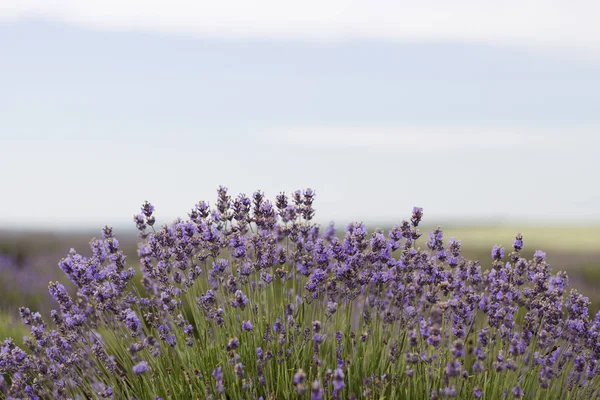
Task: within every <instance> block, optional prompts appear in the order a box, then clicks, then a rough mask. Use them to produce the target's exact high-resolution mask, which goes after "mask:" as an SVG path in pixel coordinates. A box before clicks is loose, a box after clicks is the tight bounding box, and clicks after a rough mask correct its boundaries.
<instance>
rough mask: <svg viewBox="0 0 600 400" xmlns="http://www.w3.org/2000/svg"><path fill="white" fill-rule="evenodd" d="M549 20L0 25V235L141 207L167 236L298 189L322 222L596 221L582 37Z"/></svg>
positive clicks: (120, 218) (599, 210)
mask: <svg viewBox="0 0 600 400" xmlns="http://www.w3.org/2000/svg"><path fill="white" fill-rule="evenodd" d="M129 3H135V2H129ZM13 11H14V10H13ZM6 15H8V16H6ZM65 15H66V14H65ZM77 15H79V14H77ZM94 15H95V14H94ZM549 15H550V14H549ZM175 16H177V15H175ZM175 16H167V17H166V20H168V21H171V20H173V19H174V18H175ZM128 18H129V20H128ZM307 18H308V17H307ZM542 19H543V18H542ZM546 20H547V21H546ZM546 20H543V21H541V22H540V24H542V25H543V26H542V28H543V29H542V28H540V30H542V32H541V33H539V32H537V33H535V35H534V34H532V33H531V32H532V31H534V30H527V29H523V30H522V31H521V37H522V40H521V41H519V40H517V39H518V38H519V37H518V35H517V36H515V35H514V34H513V35H512V36H507V37H502V34H501V30H499V29H498V30H497V32H495V31H487V30H485V29H483V28H482V31H481V32H479V34H478V35H479V36H477V34H476V35H474V36H472V37H463V36H464V35H463V36H461V35H460V34H459V33H460V32H459V33H452V32H453V31H452V29H450V28H452V26H449V27H447V29H446V30H445V31H444V30H442V32H441V33H439V32H438V30H439V29H438V30H436V29H434V30H433V31H434V32H433V33H431V34H427V35H425V34H422V35H421V36H419V35H417V34H411V35H408V36H406V35H405V36H402V35H399V34H398V35H397V34H396V33H394V34H393V35H391V34H390V35H383V34H375V33H377V32H375V33H373V32H370V31H367V33H364V32H363V31H359V32H358V33H356V32H352V34H344V31H341V32H342V33H339V32H334V33H333V34H330V33H328V32H329V30H331V29H329V30H327V31H326V32H325V33H321V32H320V31H318V32H317V33H318V35H316V37H313V36H312V35H311V34H306V35H304V36H303V35H302V34H301V33H302V32H305V31H306V30H307V29H308V28H307V26H306V24H305V25H302V24H300V23H299V24H298V26H297V27H296V28H295V30H294V31H293V32H292V33H293V34H290V33H289V32H288V31H277V30H273V29H274V28H272V24H271V25H269V21H268V20H266V21H262V22H261V21H258V22H256V21H253V23H252V24H251V25H252V26H255V25H257V24H258V25H260V23H262V24H263V25H264V26H263V28H264V29H263V30H259V33H260V34H256V32H254V31H251V30H248V29H247V25H244V24H242V23H240V24H238V25H239V26H238V27H239V29H237V30H235V29H232V28H230V30H229V31H228V30H227V29H225V31H223V30H221V31H220V30H219V29H217V28H214V26H212V25H210V24H208V23H206V21H204V20H201V19H199V20H198V21H196V22H197V24H196V25H194V24H191V23H190V24H189V26H191V27H197V26H200V27H202V26H205V27H206V29H205V30H203V29H191V28H190V29H169V26H170V25H169V24H166V28H165V27H163V26H158V25H156V24H154V25H153V23H154V22H153V21H154V20H152V19H149V20H142V22H143V23H142V22H139V21H138V22H139V23H134V22H135V21H137V20H134V19H132V17H130V16H128V15H127V14H124V16H123V18H122V19H120V20H119V21H120V22H119V23H112V22H111V21H110V20H108V22H107V23H105V24H99V23H98V21H97V20H94V21H91V22H90V19H89V18H80V19H77V18H75V17H73V16H72V15H71V14H69V18H66V17H64V15H63V17H61V18H59V17H56V15H55V14H53V13H51V12H48V11H45V12H39V13H31V12H30V13H29V14H28V13H25V14H23V15H21V14H20V13H19V12H13V13H12V14H11V13H5V18H4V19H3V18H2V13H1V12H0V140H1V142H0V167H1V169H2V188H3V190H2V196H0V227H30V228H31V227H42V228H45V229H49V228H50V229H52V228H57V229H67V228H70V227H88V226H91V227H99V226H101V225H103V224H112V225H115V226H123V225H125V226H127V225H128V224H129V221H130V216H131V214H132V213H133V212H135V211H136V210H137V209H138V207H139V204H141V203H142V202H143V201H144V200H146V199H148V200H150V201H152V202H154V203H155V204H156V208H157V213H158V217H159V220H160V221H161V222H169V221H170V219H172V218H174V217H176V216H178V215H184V214H185V213H186V212H187V211H188V210H189V208H191V207H192V206H193V204H194V203H195V202H197V201H198V200H201V199H205V200H211V201H212V200H213V199H214V197H215V189H216V187H217V186H218V185H219V184H223V185H226V186H228V187H229V188H230V189H231V191H232V192H233V194H236V193H238V192H245V193H250V192H252V191H253V190H254V189H257V188H261V189H263V190H265V191H266V192H267V194H268V195H270V196H274V195H275V194H276V193H278V192H279V191H280V190H285V191H291V190H293V189H296V188H303V187H306V186H311V187H313V188H314V189H316V191H317V201H316V208H317V217H318V218H319V219H320V220H321V221H328V220H330V219H334V220H338V221H348V220H351V219H361V220H365V221H371V222H378V223H384V222H389V223H394V222H397V221H399V220H401V219H402V218H405V217H407V216H408V215H409V213H410V210H411V208H412V206H413V205H420V206H422V207H424V208H425V215H426V220H427V221H428V222H430V223H436V222H438V221H441V222H443V221H447V220H459V219H463V218H466V219H468V220H473V219H479V218H492V219H495V220H505V221H514V222H517V223H519V222H522V223H529V222H532V221H533V222H536V221H551V222H570V221H575V222H589V221H596V222H600V186H599V185H598V184H597V181H598V175H599V173H600V161H599V159H600V157H599V156H600V150H599V148H600V79H599V78H598V77H600V58H597V57H596V54H599V53H597V52H596V50H597V48H596V46H597V41H594V40H591V39H590V38H589V35H590V34H592V35H593V34H595V32H589V31H582V32H583V33H580V34H579V35H583V34H584V33H585V34H587V35H588V36H586V38H587V40H581V41H577V40H576V39H577V38H578V37H579V36H577V35H578V34H577V32H575V33H573V34H572V39H571V41H570V42H569V41H568V40H563V39H560V40H559V39H557V37H558V36H557V35H555V34H554V33H552V32H553V30H552V29H546V28H545V25H544V23H546V24H549V23H551V22H552V20H551V19H550V17H548V18H547V19H546ZM123 21H125V22H123ZM127 21H130V22H131V26H130V27H128V25H127ZM203 21H204V22H203ZM544 21H546V22H544ZM548 21H550V22H548ZM105 22H106V21H105ZM109 22H110V23H109ZM234 22H235V21H234ZM317 22H318V21H317ZM342 22H343V21H342ZM203 23H204V24H205V25H202V24H203ZM315 23H316V22H315ZM357 24H358V22H357ZM221 25H223V24H221ZM221 25H219V26H221ZM332 25H335V24H332ZM342 25H343V24H342ZM342 25H340V26H342ZM228 26H229V25H227V26H226V27H228ZM232 26H236V25H235V24H234V25H232ZM365 26H367V25H365ZM275 27H278V25H275ZM184 28H185V24H184ZM267 28H268V29H267ZM211 29H212V30H211ZM223 29H224V28H223ZM303 29H304V31H303ZM544 29H546V31H547V32H548V34H547V35H546V36H544V34H543V33H544V32H543V30H544ZM206 30H207V31H206ZM425 31H426V30H425ZM223 32H225V33H223ZM411 32H412V31H411ZM414 32H417V33H418V32H420V31H418V30H415V31H414ZM414 32H413V33H414ZM409 33H410V32H409ZM436 35H437V36H436ZM566 36H567V39H568V38H569V37H570V36H569V35H566ZM332 38H333V39H334V40H332ZM488 38H489V39H490V40H486V39H488ZM544 38H546V39H547V40H545V41H544V40H543V39H544ZM492 39H493V40H492ZM592 39H593V38H592ZM576 42H577V43H576Z"/></svg>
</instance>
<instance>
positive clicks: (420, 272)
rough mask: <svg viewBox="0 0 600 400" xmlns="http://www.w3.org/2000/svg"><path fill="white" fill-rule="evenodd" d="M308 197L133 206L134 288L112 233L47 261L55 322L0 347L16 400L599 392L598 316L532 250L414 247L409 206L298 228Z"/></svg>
mask: <svg viewBox="0 0 600 400" xmlns="http://www.w3.org/2000/svg"><path fill="white" fill-rule="evenodd" d="M313 201H314V192H313V191H312V190H310V189H306V190H305V191H303V192H302V191H296V192H294V193H293V194H292V196H291V198H288V197H287V196H286V195H285V194H283V193H282V194H280V195H278V196H277V197H276V198H275V201H274V202H273V203H272V202H270V201H269V200H267V199H266V198H265V196H264V194H263V193H262V192H260V191H258V192H255V193H254V194H253V196H252V198H248V197H246V196H245V195H242V194H240V195H239V196H237V197H236V198H235V199H232V198H231V197H230V196H229V195H228V193H227V189H226V188H223V187H220V188H219V190H218V199H217V202H216V204H215V206H214V207H210V206H209V204H207V203H205V202H199V203H198V204H197V205H196V206H195V207H194V208H193V209H192V211H191V212H190V214H189V218H186V219H178V220H176V221H175V222H174V223H173V224H171V225H168V226H167V225H165V226H163V227H161V228H160V229H156V230H155V228H154V225H155V218H154V207H153V206H152V205H151V204H150V203H148V202H146V203H144V205H143V206H142V208H141V213H140V214H139V215H135V216H134V221H135V223H136V225H137V227H138V229H139V232H140V242H139V249H138V256H139V263H140V269H141V273H142V278H141V284H137V285H136V284H134V282H133V279H134V278H135V276H136V271H135V270H134V269H133V268H131V267H129V268H128V267H127V266H126V258H125V256H124V255H123V252H122V251H121V249H120V247H119V242H118V240H117V239H116V238H115V237H114V235H113V231H112V229H111V228H110V227H105V228H104V229H103V231H102V234H103V238H102V239H100V240H96V239H94V240H92V242H91V243H90V247H91V250H92V255H91V256H90V257H84V256H81V255H80V254H78V253H77V252H76V251H75V250H71V252H70V253H69V254H68V255H67V257H66V258H64V259H63V260H61V262H60V263H59V266H60V268H61V269H62V270H63V271H64V272H65V273H66V274H67V276H68V277H69V278H70V280H71V282H72V283H73V284H74V285H75V287H76V288H77V294H76V296H75V297H73V296H71V295H70V294H69V293H68V291H67V290H66V289H65V287H64V286H63V285H62V284H60V283H58V282H52V283H50V286H49V291H50V294H51V296H52V297H53V298H54V299H55V300H56V301H57V302H58V304H59V308H58V309H57V310H53V311H52V312H51V320H52V322H51V324H48V323H46V322H44V320H43V318H42V316H41V315H40V314H39V313H35V312H32V311H30V310H29V309H28V308H21V309H20V313H21V317H22V320H23V323H24V324H26V325H28V326H30V327H31V337H30V338H27V339H26V340H25V345H24V346H23V349H22V348H21V347H19V346H17V344H15V343H14V342H13V341H12V340H11V339H6V340H5V341H4V344H3V345H2V347H1V350H0V374H2V375H0V377H3V378H0V393H3V394H4V395H9V396H12V397H14V398H32V399H36V398H90V397H91V398H94V397H100V398H119V399H121V398H139V399H152V398H174V399H180V398H181V399H191V398H199V399H201V398H209V399H225V398H227V399H238V398H240V399H242V398H243V399H258V398H263V399H296V398H304V399H308V398H310V399H313V400H318V399H325V398H327V399H342V398H344V399H346V398H368V399H376V398H377V399H379V398H391V399H403V398H404V399H409V398H410V399H437V398H446V397H459V398H464V399H469V398H485V399H497V398H502V397H514V398H520V397H525V398H543V399H547V398H567V399H568V398H572V399H578V398H584V396H585V397H590V396H592V397H598V389H599V378H598V374H599V373H600V365H599V364H598V360H599V358H600V344H599V343H598V336H599V335H600V313H599V314H597V315H596V316H595V317H594V318H593V319H591V318H590V316H589V313H588V307H589V301H588V299H587V298H586V297H584V296H582V295H580V294H579V293H578V292H577V291H574V290H572V291H570V292H566V287H567V284H568V278H567V275H566V274H565V273H562V272H559V273H558V274H556V275H554V276H553V275H551V273H550V269H549V266H548V264H547V262H546V255H545V253H543V252H541V251H536V252H535V254H534V256H533V258H532V259H531V260H526V259H525V258H523V257H522V255H521V251H522V249H523V237H522V236H521V235H520V234H518V235H517V236H516V238H515V240H514V243H513V246H512V250H511V252H510V253H509V254H505V249H504V248H503V247H500V246H494V247H493V249H492V252H491V259H492V268H491V269H490V270H489V271H485V272H482V270H481V267H480V265H479V264H478V263H477V262H473V261H469V260H467V259H465V258H464V257H463V256H462V255H461V243H460V241H459V240H455V239H453V238H451V239H450V240H449V241H448V242H445V241H444V237H443V236H444V235H443V232H442V229H441V228H439V227H438V228H436V229H435V230H433V231H432V232H431V233H430V234H429V238H428V240H427V241H426V243H425V244H424V248H421V247H420V246H419V244H418V243H419V241H418V239H419V238H420V236H421V233H420V232H419V229H418V227H419V224H420V222H421V219H422V216H423V210H422V209H420V208H418V207H415V208H414V209H413V212H412V216H411V218H410V220H409V221H403V222H402V223H401V224H400V225H398V226H396V227H394V228H393V229H391V230H390V231H389V232H388V233H387V235H386V234H384V233H383V232H381V231H376V232H374V233H373V234H371V235H368V234H367V231H366V229H365V227H364V225H363V224H362V223H352V224H350V225H348V226H347V228H346V233H345V236H344V237H343V238H341V239H340V238H338V236H337V235H336V230H335V227H334V226H333V224H332V225H329V226H328V227H326V228H325V229H321V228H320V227H319V226H317V225H316V224H314V223H312V222H311V221H312V218H313V216H314V209H313V206H312V204H313Z"/></svg>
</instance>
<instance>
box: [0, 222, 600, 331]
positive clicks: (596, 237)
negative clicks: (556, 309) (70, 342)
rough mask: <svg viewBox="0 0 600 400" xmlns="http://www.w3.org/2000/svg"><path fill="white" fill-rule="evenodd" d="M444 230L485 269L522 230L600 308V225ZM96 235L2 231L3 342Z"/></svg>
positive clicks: (127, 242)
mask: <svg viewBox="0 0 600 400" xmlns="http://www.w3.org/2000/svg"><path fill="white" fill-rule="evenodd" d="M373 228H375V227H374V226H373ZM432 228H434V227H432V226H424V227H422V228H421V231H422V232H423V237H422V238H421V239H419V242H418V243H419V246H420V247H421V248H425V241H426V240H427V232H429V231H430V230H432ZM443 228H444V238H445V241H447V240H448V239H449V238H451V237H454V238H457V239H460V240H461V243H462V248H463V255H464V256H465V257H467V258H469V259H473V260H480V263H481V265H482V266H483V267H484V268H489V266H491V257H490V251H491V248H492V246H493V245H495V244H496V245H503V246H504V247H505V248H506V249H507V251H510V248H511V246H512V242H513V239H514V236H515V234H516V233H517V232H521V233H522V234H523V237H524V242H525V249H524V251H523V254H524V256H526V257H528V258H530V257H531V256H532V255H533V253H534V251H535V250H538V249H540V250H543V251H545V252H546V253H547V259H548V262H549V263H550V265H551V267H552V270H553V272H557V271H559V270H564V271H567V272H568V274H569V280H570V286H571V287H574V288H577V289H579V290H580V291H581V292H582V293H583V294H584V295H586V296H588V297H589V298H590V300H591V301H592V310H591V311H592V312H595V311H597V310H600V291H598V290H597V288H598V287H600V226H559V225H555V226H539V225H538V226H525V227H520V228H519V227H516V226H509V225H498V226H491V225H483V224H482V225H476V224H473V225H460V226H458V225H452V224H448V226H443ZM385 230H386V231H387V230H388V229H385ZM93 236H94V235H93V234H89V233H78V234H77V233H69V234H50V233H42V232H37V233H30V232H0V293H1V294H2V295H1V296H0V340H2V339H3V338H4V337H7V336H14V337H16V338H17V339H18V341H20V340H22V336H23V335H25V334H27V329H25V327H23V326H21V325H20V322H19V317H18V307H19V306H21V305H23V306H27V307H30V308H31V309H32V310H40V311H41V312H42V314H43V315H44V316H45V317H47V316H48V313H49V311H50V309H51V308H53V307H55V304H54V300H52V299H51V298H50V297H49V295H48V294H47V286H48V282H49V281H50V280H59V281H61V282H62V283H64V284H65V285H66V286H67V287H69V285H68V283H69V282H68V280H67V278H66V276H65V275H64V274H63V272H62V271H60V269H59V268H58V266H57V263H58V261H59V260H60V259H61V258H62V257H64V256H65V255H66V254H67V252H68V251H69V249H70V248H71V247H73V248H75V249H76V250H77V251H78V252H80V253H81V254H83V255H88V254H89V252H90V250H89V247H88V246H87V244H88V242H89V240H90V239H91V238H92V237H93ZM117 238H118V239H119V241H120V242H121V247H122V249H123V250H124V252H125V254H126V256H127V259H128V262H129V264H130V265H132V266H136V264H137V263H136V237H135V235H134V234H131V233H130V234H128V235H117ZM2 260H4V261H3V262H2ZM7 260H8V261H7ZM9 264H10V265H9Z"/></svg>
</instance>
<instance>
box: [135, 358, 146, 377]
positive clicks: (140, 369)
mask: <svg viewBox="0 0 600 400" xmlns="http://www.w3.org/2000/svg"><path fill="white" fill-rule="evenodd" d="M149 370H150V366H149V365H148V363H147V362H146V361H140V362H139V363H137V364H136V365H134V366H133V373H134V374H136V375H142V374H145V373H146V372H148V371H149Z"/></svg>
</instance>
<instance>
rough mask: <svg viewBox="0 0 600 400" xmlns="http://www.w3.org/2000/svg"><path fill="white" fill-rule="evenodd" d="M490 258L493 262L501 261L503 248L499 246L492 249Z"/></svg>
mask: <svg viewBox="0 0 600 400" xmlns="http://www.w3.org/2000/svg"><path fill="white" fill-rule="evenodd" d="M492 258H493V259H494V260H501V259H502V258H504V248H503V247H499V246H494V247H493V248H492Z"/></svg>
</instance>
